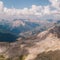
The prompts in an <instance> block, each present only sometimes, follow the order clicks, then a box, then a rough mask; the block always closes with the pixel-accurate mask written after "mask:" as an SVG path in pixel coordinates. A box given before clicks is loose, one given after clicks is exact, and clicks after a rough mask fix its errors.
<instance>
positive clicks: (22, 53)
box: [0, 24, 60, 60]
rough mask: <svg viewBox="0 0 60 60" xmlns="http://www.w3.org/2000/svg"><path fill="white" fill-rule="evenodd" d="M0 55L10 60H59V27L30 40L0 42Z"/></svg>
mask: <svg viewBox="0 0 60 60" xmlns="http://www.w3.org/2000/svg"><path fill="white" fill-rule="evenodd" d="M0 53H1V54H2V55H3V56H4V57H5V58H10V60H19V59H20V60H59V59H60V58H59V56H60V25H59V24H58V25H55V26H53V27H52V28H50V29H48V30H46V31H44V32H41V33H38V34H36V35H34V36H32V37H30V38H26V39H25V38H18V39H17V41H16V42H12V43H8V44H6V42H5V43H2V42H1V43H0ZM57 55H58V57H57Z"/></svg>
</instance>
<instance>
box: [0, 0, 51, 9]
mask: <svg viewBox="0 0 60 60" xmlns="http://www.w3.org/2000/svg"><path fill="white" fill-rule="evenodd" d="M0 1H2V2H3V3H4V6H5V7H8V8H12V7H14V8H24V7H28V8H29V7H31V6H32V5H48V4H50V3H49V0H0Z"/></svg>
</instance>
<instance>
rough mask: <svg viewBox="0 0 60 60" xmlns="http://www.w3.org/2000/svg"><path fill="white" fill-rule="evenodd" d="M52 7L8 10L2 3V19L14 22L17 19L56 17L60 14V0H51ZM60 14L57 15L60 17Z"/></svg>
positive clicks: (0, 8)
mask: <svg viewBox="0 0 60 60" xmlns="http://www.w3.org/2000/svg"><path fill="white" fill-rule="evenodd" d="M49 1H50V2H51V5H47V6H41V5H40V6H36V5H32V6H31V7H30V8H23V9H16V8H7V7H5V6H4V4H3V2H2V1H0V19H3V18H4V19H7V20H13V19H15V18H43V17H44V16H46V15H50V16H51V15H52V14H53V15H54V16H55V13H60V0H49ZM54 8H55V9H54ZM58 15H59V14H57V17H58Z"/></svg>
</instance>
